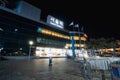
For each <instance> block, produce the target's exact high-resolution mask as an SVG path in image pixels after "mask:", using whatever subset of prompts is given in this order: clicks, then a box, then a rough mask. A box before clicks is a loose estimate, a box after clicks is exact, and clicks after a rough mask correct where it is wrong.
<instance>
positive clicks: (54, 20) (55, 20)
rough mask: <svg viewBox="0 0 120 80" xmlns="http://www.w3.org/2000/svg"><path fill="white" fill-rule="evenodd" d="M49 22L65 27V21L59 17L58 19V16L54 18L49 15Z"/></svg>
mask: <svg viewBox="0 0 120 80" xmlns="http://www.w3.org/2000/svg"><path fill="white" fill-rule="evenodd" d="M47 23H49V24H51V25H54V26H56V27H59V28H63V27H64V23H63V21H61V20H59V19H56V18H54V17H52V16H48V18H47Z"/></svg>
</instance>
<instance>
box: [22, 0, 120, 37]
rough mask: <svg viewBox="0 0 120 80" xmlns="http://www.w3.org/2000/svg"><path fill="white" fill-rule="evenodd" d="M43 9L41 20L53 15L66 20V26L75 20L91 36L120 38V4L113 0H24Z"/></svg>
mask: <svg viewBox="0 0 120 80" xmlns="http://www.w3.org/2000/svg"><path fill="white" fill-rule="evenodd" d="M24 1H27V2H28V3H30V4H32V5H34V6H36V7H38V8H40V9H41V20H43V21H46V17H47V15H52V16H53V17H56V18H58V19H60V20H62V21H64V24H65V27H67V29H70V28H69V26H68V25H69V24H70V23H71V22H72V21H74V22H75V23H76V24H77V23H78V24H79V27H80V28H81V27H82V26H84V32H85V33H87V34H88V37H89V38H100V37H105V38H111V37H114V38H116V39H120V31H119V30H120V29H119V26H120V24H119V23H120V12H119V10H120V6H119V2H113V1H110V0H109V1H94V2H93V1H91V0H89V1H85V0H84V1H83V0H82V1H81V0H77V1H76V0H63V1H62V0H24Z"/></svg>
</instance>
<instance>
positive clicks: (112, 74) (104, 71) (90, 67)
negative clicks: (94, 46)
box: [80, 57, 120, 80]
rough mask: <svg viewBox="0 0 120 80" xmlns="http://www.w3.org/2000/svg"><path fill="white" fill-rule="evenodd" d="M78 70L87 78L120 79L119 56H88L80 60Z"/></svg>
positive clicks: (97, 79) (90, 79) (99, 79)
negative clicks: (84, 59)
mask: <svg viewBox="0 0 120 80" xmlns="http://www.w3.org/2000/svg"><path fill="white" fill-rule="evenodd" d="M80 70H81V71H82V73H83V76H84V77H87V79H89V80H120V58H118V57H89V58H86V61H82V60H81V61H80Z"/></svg>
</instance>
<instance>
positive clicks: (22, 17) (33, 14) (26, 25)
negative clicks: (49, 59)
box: [0, 1, 86, 57]
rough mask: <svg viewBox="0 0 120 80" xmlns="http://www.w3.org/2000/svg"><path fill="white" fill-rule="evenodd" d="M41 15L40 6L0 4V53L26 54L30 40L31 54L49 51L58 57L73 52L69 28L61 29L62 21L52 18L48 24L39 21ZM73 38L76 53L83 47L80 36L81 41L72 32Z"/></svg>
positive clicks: (37, 54) (22, 3)
mask: <svg viewBox="0 0 120 80" xmlns="http://www.w3.org/2000/svg"><path fill="white" fill-rule="evenodd" d="M23 7H24V8H23ZM31 8H32V9H31ZM17 9H18V10H17ZM40 15H41V10H40V9H38V8H36V7H34V6H32V5H30V4H28V3H26V2H24V1H23V2H20V4H19V7H16V9H14V10H11V9H8V8H4V7H0V49H2V54H3V55H28V52H29V41H30V40H32V41H33V42H34V44H33V46H32V54H34V55H36V56H41V57H43V56H48V53H49V50H51V52H52V56H57V57H60V56H65V55H66V53H69V54H72V51H71V36H70V34H69V32H70V31H68V30H65V29H64V23H63V22H62V21H61V20H58V19H56V18H54V19H56V21H54V20H52V21H53V22H52V24H54V25H50V24H49V23H47V22H43V21H41V20H40ZM52 19H53V18H52ZM56 25H57V26H59V27H57V26H56ZM74 39H75V42H76V43H75V48H76V49H75V50H76V52H78V50H79V47H80V46H81V47H83V48H84V47H86V44H84V41H86V38H85V37H84V36H83V35H81V37H80V39H81V44H79V36H78V34H74ZM66 46H67V47H66Z"/></svg>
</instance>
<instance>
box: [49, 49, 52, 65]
mask: <svg viewBox="0 0 120 80" xmlns="http://www.w3.org/2000/svg"><path fill="white" fill-rule="evenodd" d="M49 66H52V51H51V49H50V51H49Z"/></svg>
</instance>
